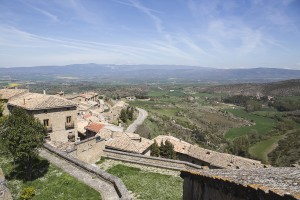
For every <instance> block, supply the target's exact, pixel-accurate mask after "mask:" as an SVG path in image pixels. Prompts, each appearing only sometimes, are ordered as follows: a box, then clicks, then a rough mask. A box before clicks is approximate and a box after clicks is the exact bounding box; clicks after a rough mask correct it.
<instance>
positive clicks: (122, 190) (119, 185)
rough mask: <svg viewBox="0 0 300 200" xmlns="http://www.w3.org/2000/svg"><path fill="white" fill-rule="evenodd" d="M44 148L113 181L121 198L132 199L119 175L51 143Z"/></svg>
mask: <svg viewBox="0 0 300 200" xmlns="http://www.w3.org/2000/svg"><path fill="white" fill-rule="evenodd" d="M44 148H45V149H46V150H48V151H50V152H51V153H54V154H56V155H57V156H59V157H60V158H62V159H65V160H67V161H68V162H70V163H72V164H73V165H75V166H78V167H80V168H82V169H84V170H86V171H88V172H90V173H92V174H95V175H96V176H98V177H99V178H101V179H103V180H105V181H107V182H109V183H111V184H112V185H113V186H114V188H115V189H116V191H117V193H118V195H119V197H120V199H121V200H129V199H131V196H130V194H129V192H128V190H127V188H126V186H125V185H124V183H123V182H122V180H121V179H119V178H118V177H116V176H113V175H111V174H109V173H107V172H105V171H103V170H101V169H99V168H97V167H94V166H92V165H90V164H88V163H85V162H82V161H80V160H78V159H76V158H74V157H73V156H71V155H69V154H68V153H67V152H63V151H60V150H58V149H56V148H54V147H52V146H51V145H50V144H47V143H44Z"/></svg>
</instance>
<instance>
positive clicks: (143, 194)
mask: <svg viewBox="0 0 300 200" xmlns="http://www.w3.org/2000/svg"><path fill="white" fill-rule="evenodd" d="M108 172H109V173H111V174H113V175H115V176H117V177H119V178H121V179H122V181H123V182H124V184H125V185H126V187H127V189H128V190H131V191H132V192H133V193H134V194H135V195H136V197H137V198H138V199H143V200H147V199H161V200H165V199H172V200H176V199H182V192H183V190H182V187H183V186H182V185H183V180H182V179H181V178H180V177H174V176H169V175H163V174H158V173H151V172H146V171H143V170H141V169H138V168H134V167H128V166H125V165H120V164H119V165H115V166H113V167H112V168H110V169H109V170H108Z"/></svg>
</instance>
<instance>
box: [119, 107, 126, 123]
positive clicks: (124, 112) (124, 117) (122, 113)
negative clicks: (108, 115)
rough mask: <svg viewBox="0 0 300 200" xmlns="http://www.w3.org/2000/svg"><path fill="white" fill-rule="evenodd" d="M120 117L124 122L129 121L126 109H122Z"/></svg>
mask: <svg viewBox="0 0 300 200" xmlns="http://www.w3.org/2000/svg"><path fill="white" fill-rule="evenodd" d="M120 119H121V120H122V122H124V123H126V122H127V114H126V110H125V109H122V110H121V115H120Z"/></svg>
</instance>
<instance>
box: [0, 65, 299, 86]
mask: <svg viewBox="0 0 300 200" xmlns="http://www.w3.org/2000/svg"><path fill="white" fill-rule="evenodd" d="M1 78H2V79H7V78H10V79H17V80H61V79H64V80H87V81H89V80H90V81H100V82H101V81H103V82H108V81H175V82H186V81H193V82H207V81H216V82H269V81H276V80H287V79H299V78H300V70H290V69H279V68H250V69H217V68H207V67H196V66H182V65H180V66H179V65H109V64H74V65H66V66H39V67H15V68H0V79H1Z"/></svg>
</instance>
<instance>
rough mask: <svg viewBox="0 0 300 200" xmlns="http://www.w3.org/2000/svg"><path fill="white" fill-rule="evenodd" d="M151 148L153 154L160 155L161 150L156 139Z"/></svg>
mask: <svg viewBox="0 0 300 200" xmlns="http://www.w3.org/2000/svg"><path fill="white" fill-rule="evenodd" d="M150 149H151V153H150V155H151V156H155V157H159V155H160V150H159V146H158V144H157V142H156V140H154V143H153V144H152V145H151V147H150Z"/></svg>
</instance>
